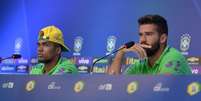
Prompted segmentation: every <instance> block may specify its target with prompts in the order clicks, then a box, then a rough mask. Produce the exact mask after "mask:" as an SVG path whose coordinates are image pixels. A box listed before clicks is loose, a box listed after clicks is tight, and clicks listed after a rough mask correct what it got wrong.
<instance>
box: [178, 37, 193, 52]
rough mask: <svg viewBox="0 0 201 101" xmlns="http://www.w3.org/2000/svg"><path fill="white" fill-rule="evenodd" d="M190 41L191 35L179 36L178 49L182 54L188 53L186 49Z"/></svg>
mask: <svg viewBox="0 0 201 101" xmlns="http://www.w3.org/2000/svg"><path fill="white" fill-rule="evenodd" d="M190 42H191V36H190V35H189V34H183V35H182V36H181V41H180V49H181V51H182V54H184V55H188V52H186V51H187V50H188V49H189V47H190Z"/></svg>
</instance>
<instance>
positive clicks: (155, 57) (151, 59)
mask: <svg viewBox="0 0 201 101" xmlns="http://www.w3.org/2000/svg"><path fill="white" fill-rule="evenodd" d="M165 47H166V46H161V47H160V48H159V50H158V51H157V52H156V53H155V55H153V56H151V57H148V65H149V67H152V66H154V64H155V62H156V61H157V60H158V59H159V58H160V56H161V54H162V53H163V51H164V49H165Z"/></svg>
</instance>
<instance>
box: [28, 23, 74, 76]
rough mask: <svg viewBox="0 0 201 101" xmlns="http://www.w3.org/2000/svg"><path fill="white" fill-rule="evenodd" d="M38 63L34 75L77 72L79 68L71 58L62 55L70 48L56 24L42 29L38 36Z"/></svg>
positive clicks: (33, 69) (32, 71)
mask: <svg viewBox="0 0 201 101" xmlns="http://www.w3.org/2000/svg"><path fill="white" fill-rule="evenodd" d="M37 44H38V62H39V63H38V64H37V65H35V66H33V67H32V69H31V72H30V74H32V75H42V74H47V75H61V74H66V73H72V74H74V73H77V72H78V70H77V68H76V67H75V65H74V64H72V63H71V61H70V60H68V59H66V58H63V57H62V56H61V52H62V51H68V50H69V48H68V47H67V46H66V45H65V44H64V39H63V34H62V31H61V30H60V29H59V28H57V27H55V26H47V27H45V28H43V29H41V31H40V33H39V37H38V43H37Z"/></svg>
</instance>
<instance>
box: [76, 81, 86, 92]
mask: <svg viewBox="0 0 201 101" xmlns="http://www.w3.org/2000/svg"><path fill="white" fill-rule="evenodd" d="M84 86H85V84H84V82H83V81H78V82H76V83H75V85H74V91H75V92H76V93H79V92H81V91H82V90H83V89H84Z"/></svg>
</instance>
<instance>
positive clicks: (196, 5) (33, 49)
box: [0, 0, 201, 74]
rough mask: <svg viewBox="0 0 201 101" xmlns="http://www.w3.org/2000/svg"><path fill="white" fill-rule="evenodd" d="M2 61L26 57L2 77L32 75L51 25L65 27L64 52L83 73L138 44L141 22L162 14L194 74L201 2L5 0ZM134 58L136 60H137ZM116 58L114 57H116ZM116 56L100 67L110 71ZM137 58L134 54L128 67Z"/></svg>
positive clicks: (7, 65) (4, 66)
mask: <svg viewBox="0 0 201 101" xmlns="http://www.w3.org/2000/svg"><path fill="white" fill-rule="evenodd" d="M0 2H1V3H0V12H1V17H0V22H1V24H0V31H1V34H0V44H1V45H0V50H1V52H0V57H2V58H5V57H8V56H11V55H12V54H14V53H20V54H21V55H22V59H20V60H17V61H16V60H12V59H11V60H5V61H2V62H1V65H0V68H1V69H0V73H26V72H27V71H28V69H29V68H28V67H29V66H30V64H35V63H36V62H37V59H36V57H37V44H36V42H37V35H38V32H39V30H40V29H41V28H43V27H45V26H48V25H55V26H57V27H59V28H60V29H61V30H62V31H63V34H64V38H65V44H66V45H67V46H69V48H70V49H71V51H70V52H68V53H64V54H63V55H64V56H65V57H68V58H71V59H72V61H73V62H75V63H76V65H77V67H78V68H79V70H80V71H81V72H87V71H88V70H89V67H91V65H92V62H93V61H94V60H95V59H97V58H99V57H101V56H104V55H106V54H108V53H110V52H111V51H113V50H114V49H116V48H118V47H120V46H121V45H122V44H124V43H125V42H128V41H131V40H132V41H136V42H138V39H139V36H138V25H137V19H138V18H139V17H141V16H143V15H145V14H159V15H162V16H163V17H165V18H166V19H167V21H168V25H169V36H168V37H169V38H168V43H169V45H170V46H173V47H175V48H177V49H178V50H179V51H181V52H182V54H183V55H185V56H186V57H187V59H188V61H189V64H190V65H191V67H192V68H193V69H192V72H193V73H194V74H199V73H200V72H201V71H199V69H200V68H201V66H200V63H201V62H200V61H201V59H200V57H201V47H200V45H199V43H200V42H201V41H200V38H201V35H200V34H199V33H200V32H201V28H200V26H201V1H199V0H176V1H175V0H168V1H162V0H149V1H147V0H126V1H125V0H101V1H92V0H84V1H83V0H42V1H41V0H15V1H13V0H1V1H0ZM131 57H134V58H131ZM111 58H112V57H111ZM111 58H110V57H109V58H107V59H105V60H102V61H100V62H99V63H97V64H96V65H95V72H98V73H104V71H105V69H106V68H107V67H108V64H110V63H111ZM135 59H137V57H136V54H135V53H131V54H128V57H127V58H125V64H126V65H129V64H131V63H133V62H134V61H135Z"/></svg>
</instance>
